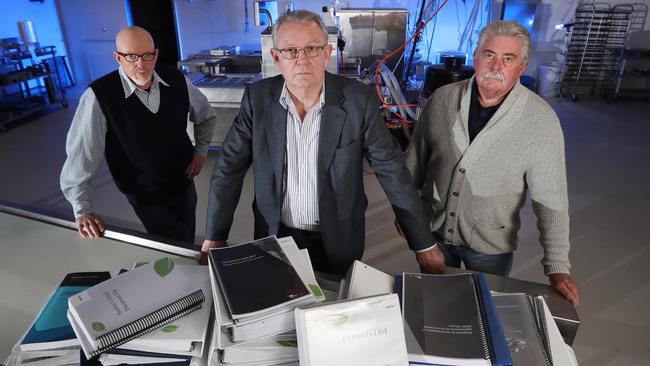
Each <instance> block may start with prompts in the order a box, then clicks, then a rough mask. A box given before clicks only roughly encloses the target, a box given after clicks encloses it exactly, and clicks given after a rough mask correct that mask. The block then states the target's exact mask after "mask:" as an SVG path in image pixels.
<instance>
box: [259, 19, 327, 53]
mask: <svg viewBox="0 0 650 366" xmlns="http://www.w3.org/2000/svg"><path fill="white" fill-rule="evenodd" d="M285 23H292V24H314V25H315V26H316V27H318V28H319V29H320V30H321V32H322V33H323V40H324V42H325V43H327V28H326V27H325V24H324V23H323V19H322V18H321V17H320V16H319V15H318V14H316V13H314V12H311V11H309V10H294V11H288V12H286V13H284V14H282V15H281V16H280V17H279V18H278V20H277V21H276V23H275V24H274V25H273V29H272V30H271V40H272V42H273V47H275V46H276V45H277V44H276V43H277V37H278V33H279V31H280V28H281V27H282V25H284V24H285Z"/></svg>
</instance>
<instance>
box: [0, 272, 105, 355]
mask: <svg viewBox="0 0 650 366" xmlns="http://www.w3.org/2000/svg"><path fill="white" fill-rule="evenodd" d="M109 278H111V273H110V272H107V271H104V272H78V273H69V274H68V275H66V276H65V278H64V279H63V281H62V282H61V284H60V285H59V286H58V287H57V288H56V289H55V290H54V292H53V293H52V294H51V295H50V296H49V297H48V299H47V300H46V301H45V305H44V306H43V308H42V309H41V311H40V312H39V313H38V315H37V316H36V319H35V320H34V322H33V323H32V325H31V326H30V327H29V329H28V330H27V332H26V333H25V335H23V337H22V338H21V339H20V341H18V343H17V344H16V345H15V346H14V348H13V350H12V353H11V355H10V356H9V358H8V359H7V360H6V361H5V365H7V366H9V365H12V366H18V365H33V366H40V365H49V366H59V365H72V364H77V363H78V362H79V349H80V345H79V340H78V339H77V337H76V335H75V334H74V331H73V330H72V326H70V323H69V322H68V319H67V318H66V312H67V310H68V297H70V296H73V295H76V294H77V293H79V292H81V291H84V290H85V289H87V288H89V287H91V286H94V285H96V284H98V283H100V282H103V281H105V280H107V279H109Z"/></svg>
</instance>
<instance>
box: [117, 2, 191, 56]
mask: <svg viewBox="0 0 650 366" xmlns="http://www.w3.org/2000/svg"><path fill="white" fill-rule="evenodd" d="M128 4H129V12H130V13H131V20H132V21H133V25H137V26H139V27H142V28H144V29H146V30H148V31H149V33H151V36H152V37H153V41H154V43H155V45H156V48H158V49H159V50H160V54H159V56H158V65H168V66H172V67H176V64H177V62H178V61H179V60H178V39H177V38H176V26H175V22H174V0H129V1H128Z"/></svg>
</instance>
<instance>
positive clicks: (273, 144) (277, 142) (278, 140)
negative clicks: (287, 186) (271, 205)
mask: <svg viewBox="0 0 650 366" xmlns="http://www.w3.org/2000/svg"><path fill="white" fill-rule="evenodd" d="M279 80H280V82H276V83H274V84H273V89H272V90H271V93H270V100H269V103H268V104H267V105H266V108H264V115H265V116H268V117H267V118H264V122H265V125H264V130H265V131H266V142H267V146H268V148H269V155H270V156H271V165H272V166H273V172H274V175H275V188H276V193H277V194H278V195H279V196H281V195H282V185H283V183H282V177H283V176H284V154H285V144H286V140H287V110H286V109H284V108H283V107H282V105H281V104H280V102H279V99H280V94H281V92H282V85H283V83H282V79H281V78H280V79H279Z"/></svg>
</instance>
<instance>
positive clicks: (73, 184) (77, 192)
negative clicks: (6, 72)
mask: <svg viewBox="0 0 650 366" xmlns="http://www.w3.org/2000/svg"><path fill="white" fill-rule="evenodd" d="M115 46H116V48H117V50H116V51H115V52H113V57H114V58H115V61H116V62H117V63H118V65H119V68H118V70H115V71H113V72H111V73H109V74H107V75H104V76H102V77H101V78H99V79H97V80H95V81H93V82H92V83H91V84H90V87H89V88H88V89H86V91H85V92H84V93H83V95H82V96H81V98H80V99H79V106H78V107H77V111H76V113H75V116H74V119H73V121H72V124H71V126H70V131H69V132H68V137H67V141H66V153H67V155H68V158H67V160H66V162H65V164H64V166H63V169H62V171H61V181H60V183H61V190H62V191H63V194H64V195H65V197H66V199H67V200H68V201H69V202H70V204H71V205H72V208H73V211H74V215H75V222H76V225H77V231H78V232H79V235H80V236H81V237H84V238H85V237H88V238H97V237H99V236H101V235H102V233H103V232H104V229H105V228H104V220H103V219H102V218H101V217H100V216H99V215H97V214H96V213H95V212H94V210H93V208H92V205H91V185H90V178H91V177H92V176H93V175H94V174H95V172H96V171H97V169H98V168H99V166H100V164H101V163H102V161H103V160H104V157H105V158H106V162H107V164H108V168H109V170H110V172H111V175H112V176H113V180H114V181H115V184H116V185H117V188H118V189H119V190H120V191H121V192H122V193H124V194H125V195H126V197H127V199H128V201H129V203H130V204H131V205H132V206H133V209H134V211H135V213H136V215H137V216H138V217H139V218H140V220H141V221H142V223H143V225H144V227H145V229H146V230H147V232H149V233H150V234H155V235H157V236H160V237H163V238H167V239H173V240H178V241H183V242H194V235H195V226H196V225H195V222H196V219H195V218H196V212H195V211H196V190H195V188H194V182H193V181H192V179H193V178H194V177H195V176H197V175H198V174H199V172H200V171H201V168H202V166H203V162H204V161H205V157H206V155H207V151H208V146H209V143H210V141H211V139H212V134H213V132H214V127H215V124H216V114H215V112H214V110H213V109H212V107H211V106H210V104H209V103H208V100H207V98H206V97H205V96H204V95H203V94H202V93H201V91H199V90H198V88H197V87H195V86H194V85H193V84H192V82H191V81H190V80H189V79H187V78H186V77H185V76H183V74H182V73H181V72H180V71H179V70H177V69H175V68H171V67H163V66H159V67H157V68H156V60H157V59H158V49H156V48H155V46H154V42H153V38H152V37H151V34H149V32H147V31H146V30H144V29H143V28H140V27H136V26H133V27H126V28H124V29H122V30H120V31H119V32H118V34H117V36H116V37H115ZM188 114H189V118H190V120H191V121H192V122H194V126H195V127H194V137H195V140H196V144H195V146H192V142H191V141H190V138H189V136H188V135H187V132H186V127H187V118H188Z"/></svg>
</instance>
